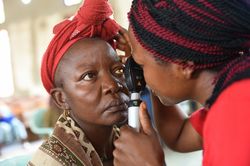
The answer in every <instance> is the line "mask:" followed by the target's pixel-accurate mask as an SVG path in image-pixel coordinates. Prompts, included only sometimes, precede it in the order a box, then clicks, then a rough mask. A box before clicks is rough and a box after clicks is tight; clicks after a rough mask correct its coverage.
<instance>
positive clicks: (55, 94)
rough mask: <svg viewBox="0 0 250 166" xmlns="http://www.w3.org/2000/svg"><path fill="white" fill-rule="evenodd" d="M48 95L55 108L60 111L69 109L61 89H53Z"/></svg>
mask: <svg viewBox="0 0 250 166" xmlns="http://www.w3.org/2000/svg"><path fill="white" fill-rule="evenodd" d="M50 95H51V96H52V98H53V100H54V102H55V104H56V106H57V107H58V108H60V109H62V110H69V109H70V107H69V105H68V103H67V102H66V99H67V98H66V95H65V93H64V92H63V90H62V89H61V88H53V89H51V90H50Z"/></svg>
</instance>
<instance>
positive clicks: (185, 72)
mask: <svg viewBox="0 0 250 166" xmlns="http://www.w3.org/2000/svg"><path fill="white" fill-rule="evenodd" d="M182 64H184V65H179V64H174V65H175V68H176V70H177V71H178V73H179V74H178V75H179V76H181V77H182V78H184V79H192V78H194V77H195V74H194V73H195V69H194V68H192V67H190V66H193V65H194V62H192V61H186V62H182ZM185 64H186V65H185Z"/></svg>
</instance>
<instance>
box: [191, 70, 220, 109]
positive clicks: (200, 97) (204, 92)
mask: <svg viewBox="0 0 250 166" xmlns="http://www.w3.org/2000/svg"><path fill="white" fill-rule="evenodd" d="M215 77H216V73H215V72H209V71H205V70H204V71H202V72H201V73H200V74H199V77H198V80H197V83H196V86H195V90H194V97H193V98H194V100H196V101H198V102H199V103H200V104H202V105H205V104H206V101H207V99H208V98H209V97H210V96H211V95H212V92H213V89H214V86H215V85H214V79H215Z"/></svg>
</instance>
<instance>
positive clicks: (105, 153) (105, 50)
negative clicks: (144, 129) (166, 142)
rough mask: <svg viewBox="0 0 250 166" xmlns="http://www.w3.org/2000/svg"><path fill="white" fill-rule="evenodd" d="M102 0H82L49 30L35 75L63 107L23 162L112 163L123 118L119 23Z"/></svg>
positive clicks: (124, 102) (125, 93)
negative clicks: (38, 73)
mask: <svg viewBox="0 0 250 166" xmlns="http://www.w3.org/2000/svg"><path fill="white" fill-rule="evenodd" d="M111 14H112V10H111V8H110V5H109V4H108V2H107V0H85V2H84V4H83V6H82V7H81V8H80V9H79V11H78V12H77V14H76V15H75V16H74V17H73V19H71V20H65V21H63V22H61V23H59V24H57V25H56V26H55V28H54V33H55V36H54V38H53V39H52V41H51V42H50V45H49V46H48V48H47V50H46V52H45V54H44V57H43V61H42V67H41V78H42V82H43V85H44V87H45V89H46V90H47V92H48V93H49V94H50V95H51V96H52V98H53V101H54V102H55V104H56V105H57V107H58V108H60V109H61V110H64V113H63V114H62V115H61V116H60V117H59V119H58V121H57V123H56V126H55V129H54V132H53V134H52V135H51V136H50V137H49V138H48V139H47V140H46V141H45V142H44V143H43V144H42V145H41V146H40V147H39V149H38V150H37V152H36V153H35V154H34V156H33V158H32V160H31V161H30V162H29V163H28V165H43V166H44V165H46V166H48V165H51V166H52V165H53V166H56V165H86V166H102V165H113V155H112V152H113V149H114V146H113V141H114V139H115V138H116V137H117V134H118V131H117V130H118V129H117V128H116V127H115V126H120V125H122V124H124V123H126V121H127V102H128V91H127V88H126V87H125V83H124V76H123V67H124V66H123V64H122V63H121V62H120V59H119V57H118V56H117V54H116V52H115V50H114V45H115V43H114V41H113V38H114V37H115V36H116V35H117V33H118V31H119V28H120V27H119V26H118V25H117V24H116V22H114V20H111V19H110V18H109V16H110V15H111Z"/></svg>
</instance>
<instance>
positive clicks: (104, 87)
mask: <svg viewBox="0 0 250 166" xmlns="http://www.w3.org/2000/svg"><path fill="white" fill-rule="evenodd" d="M123 68H124V66H123V64H122V63H120V62H119V59H118V57H117V54H116V52H115V51H114V49H113V48H112V47H111V46H110V45H109V44H108V43H107V42H105V41H102V40H100V39H84V40H80V41H78V42H77V43H75V44H74V45H73V46H72V47H71V48H70V49H69V50H68V52H67V53H66V55H65V56H64V57H63V59H62V60H61V62H60V67H59V68H58V69H57V70H58V71H57V74H59V77H60V78H61V83H62V89H63V91H64V93H65V95H66V102H67V103H68V105H69V107H70V109H71V116H72V117H73V118H74V119H75V120H76V121H77V122H78V123H83V124H97V125H113V124H119V123H122V122H125V121H126V120H127V104H126V103H127V102H128V99H129V98H128V91H127V89H126V87H125V80H124V75H123Z"/></svg>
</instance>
